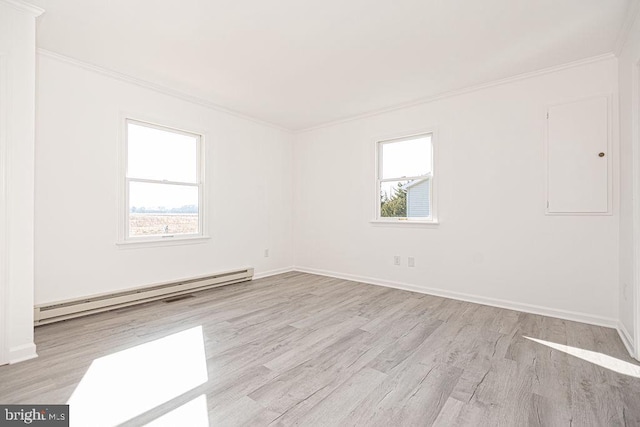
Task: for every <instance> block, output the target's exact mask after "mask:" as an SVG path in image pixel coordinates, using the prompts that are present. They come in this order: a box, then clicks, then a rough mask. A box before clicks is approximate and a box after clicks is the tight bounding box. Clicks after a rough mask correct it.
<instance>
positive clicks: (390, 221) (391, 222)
mask: <svg viewBox="0 0 640 427" xmlns="http://www.w3.org/2000/svg"><path fill="white" fill-rule="evenodd" d="M421 136H430V137H431V163H432V165H431V172H430V173H428V174H426V175H421V176H407V177H404V176H403V177H392V178H385V179H382V147H383V145H384V144H391V143H396V142H402V141H407V140H411V139H416V138H419V137H421ZM374 151H375V192H374V195H375V198H374V210H373V212H374V215H373V218H374V219H373V220H371V221H370V223H372V224H373V225H388V226H401V227H405V226H422V227H431V226H437V225H438V224H439V221H438V210H437V204H438V203H437V192H438V190H437V182H438V179H437V178H438V176H437V158H438V156H437V132H436V130H435V129H424V130H420V131H413V132H405V133H402V134H396V135H394V136H387V137H383V138H377V139H376V140H375V150H374ZM421 178H427V179H429V183H430V186H431V188H430V197H431V204H430V213H431V216H430V217H428V218H424V217H404V218H390V217H382V216H381V215H380V185H381V183H383V182H389V181H399V180H414V179H421Z"/></svg>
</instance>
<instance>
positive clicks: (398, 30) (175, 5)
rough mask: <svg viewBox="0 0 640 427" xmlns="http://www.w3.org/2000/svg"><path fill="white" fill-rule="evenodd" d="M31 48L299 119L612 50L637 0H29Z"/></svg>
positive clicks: (305, 122) (269, 118)
mask: <svg viewBox="0 0 640 427" xmlns="http://www.w3.org/2000/svg"><path fill="white" fill-rule="evenodd" d="M30 1H31V2H32V3H34V4H36V5H38V6H40V7H43V8H44V9H45V10H46V12H45V14H44V15H42V16H41V17H40V18H39V21H38V46H39V47H40V48H44V49H47V50H50V51H53V52H56V53H59V54H62V55H66V56H69V57H71V58H75V59H78V60H80V61H84V62H87V63H90V64H93V65H97V66H101V67H104V68H107V69H109V70H113V71H117V72H120V73H124V74H127V75H130V76H133V77H137V78H139V79H143V80H147V81H149V82H152V83H155V84H159V85H163V86H166V87H169V88H172V89H175V90H179V91H182V92H185V93H188V94H191V95H194V96H197V97H199V98H203V99H205V100H207V101H209V102H212V103H215V104H218V105H220V106H223V107H225V108H227V109H230V110H234V111H236V112H239V113H242V114H244V115H247V116H251V117H253V118H256V119H259V120H262V121H265V122H269V123H272V124H275V125H278V126H281V127H284V128H287V129H291V130H300V129H306V128H310V127H314V126H318V125H321V124H324V123H328V122H332V121H336V120H341V119H345V118H349V117H353V116H357V115H361V114H366V113H369V112H373V111H376V110H381V109H385V108H389V107H393V106H396V105H401V104H406V103H410V102H412V101H416V100H419V99H423V98H427V97H431V96H435V95H438V94H441V93H445V92H449V91H452V90H457V89H462V88H465V87H469V86H472V85H475V84H480V83H485V82H489V81H492V80H497V79H500V78H504V77H510V76H513V75H517V74H520V73H524V72H529V71H534V70H538V69H542V68H546V67H550V66H554V65H559V64H564V63H567V62H571V61H575V60H579V59H583V58H587V57H591V56H596V55H600V54H604V53H608V52H611V51H612V50H613V48H614V45H615V43H616V39H617V38H618V36H619V34H620V32H621V28H622V27H623V23H624V21H625V17H626V15H627V13H628V8H629V7H630V5H629V3H630V2H632V1H634V0H482V1H477V0H395V1H391V0H386V1H385V0H322V1H313V2H312V1H301V0H273V1H265V0H245V1H237V0H180V1H176V0H135V1H132V0H109V1H104V0H30Z"/></svg>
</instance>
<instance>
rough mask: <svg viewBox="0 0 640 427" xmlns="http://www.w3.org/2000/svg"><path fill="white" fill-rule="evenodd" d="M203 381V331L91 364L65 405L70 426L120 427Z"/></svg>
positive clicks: (195, 330)
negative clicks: (121, 424)
mask: <svg viewBox="0 0 640 427" xmlns="http://www.w3.org/2000/svg"><path fill="white" fill-rule="evenodd" d="M207 380H208V378H207V362H206V355H205V350H204V339H203V336H202V326H197V327H195V328H191V329H188V330H185V331H182V332H178V333H175V334H172V335H169V336H167V337H164V338H160V339H157V340H154V341H151V342H148V343H145V344H141V345H138V346H136V347H132V348H128V349H126V350H122V351H119V352H117V353H113V354H110V355H108V356H104V357H101V358H98V359H95V360H94V361H93V362H92V363H91V366H90V367H89V369H88V370H87V373H86V374H85V375H84V377H83V378H82V380H81V381H80V383H79V384H78V386H77V387H76V389H75V390H74V392H73V394H72V395H71V397H70V398H69V401H68V402H67V403H68V404H69V405H70V421H71V425H75V426H89V425H90V426H96V427H97V426H113V425H118V424H120V423H122V422H125V421H127V420H130V419H131V418H134V417H136V416H138V415H140V414H142V413H144V412H146V411H149V410H150V409H153V408H155V407H157V406H159V405H162V404H163V403H165V402H168V401H169V400H171V399H173V398H175V397H177V396H180V395H181V394H183V393H186V392H187V391H189V390H192V389H193V388H195V387H197V386H199V385H200V384H203V383H205V382H207ZM205 403H206V402H205ZM205 406H206V405H205ZM205 409H206V408H205Z"/></svg>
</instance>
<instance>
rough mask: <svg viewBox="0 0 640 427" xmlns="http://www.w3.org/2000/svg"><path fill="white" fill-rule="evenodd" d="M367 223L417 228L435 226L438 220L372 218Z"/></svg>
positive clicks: (378, 225)
mask: <svg viewBox="0 0 640 427" xmlns="http://www.w3.org/2000/svg"><path fill="white" fill-rule="evenodd" d="M369 223H370V224H371V225H373V226H375V227H417V228H437V227H438V226H439V225H440V223H439V222H438V221H435V220H434V221H416V220H382V219H374V220H371V221H369Z"/></svg>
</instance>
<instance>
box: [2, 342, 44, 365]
mask: <svg viewBox="0 0 640 427" xmlns="http://www.w3.org/2000/svg"><path fill="white" fill-rule="evenodd" d="M36 357H38V353H36V345H35V344H34V343H29V344H24V345H19V346H16V347H11V348H10V349H9V364H14V363H18V362H24V361H25V360H29V359H35V358H36Z"/></svg>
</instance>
